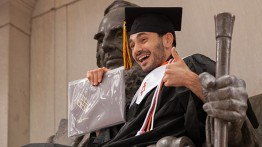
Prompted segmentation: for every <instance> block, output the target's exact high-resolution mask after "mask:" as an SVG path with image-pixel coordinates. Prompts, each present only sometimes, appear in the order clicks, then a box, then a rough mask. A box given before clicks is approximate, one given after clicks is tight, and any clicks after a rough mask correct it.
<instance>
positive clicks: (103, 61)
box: [94, 8, 124, 69]
mask: <svg viewBox="0 0 262 147" xmlns="http://www.w3.org/2000/svg"><path fill="white" fill-rule="evenodd" d="M123 20H124V8H117V9H115V10H112V11H110V12H109V13H108V14H107V15H106V16H104V18H103V20H102V22H101V23H100V26H99V29H98V33H97V34H96V35H95V36H94V38H95V39H96V40H97V53H96V57H97V65H98V66H99V67H106V68H109V69H114V68H117V67H120V66H123V55H122V41H123Z"/></svg>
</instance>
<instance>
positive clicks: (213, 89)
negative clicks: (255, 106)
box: [199, 73, 248, 144]
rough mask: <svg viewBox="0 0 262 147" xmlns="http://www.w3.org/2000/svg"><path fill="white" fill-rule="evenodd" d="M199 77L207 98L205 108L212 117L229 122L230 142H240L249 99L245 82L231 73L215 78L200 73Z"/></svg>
mask: <svg viewBox="0 0 262 147" xmlns="http://www.w3.org/2000/svg"><path fill="white" fill-rule="evenodd" d="M199 78H200V81H201V83H202V86H203V92H204V96H205V99H206V103H205V104H204V106H203V108H204V110H205V111H206V113H207V114H208V115H209V116H211V117H214V118H219V119H222V120H224V121H227V122H229V131H228V133H229V134H228V137H229V139H228V140H229V141H230V142H229V143H230V144H238V143H240V142H241V140H242V134H241V128H242V126H243V123H244V121H245V118H246V111H247V99H248V95H247V92H246V87H245V82H244V81H243V80H241V79H238V78H237V77H235V76H229V75H226V76H222V77H220V78H218V79H215V77H213V76H212V75H210V74H208V73H202V74H200V75H199Z"/></svg>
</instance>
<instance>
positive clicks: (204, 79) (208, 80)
mask: <svg viewBox="0 0 262 147" xmlns="http://www.w3.org/2000/svg"><path fill="white" fill-rule="evenodd" d="M199 79H200V82H201V84H202V86H203V88H206V89H209V88H212V87H214V86H215V82H216V79H215V77H214V76H212V75H211V74H209V73H207V72H204V73H202V74H200V75H199Z"/></svg>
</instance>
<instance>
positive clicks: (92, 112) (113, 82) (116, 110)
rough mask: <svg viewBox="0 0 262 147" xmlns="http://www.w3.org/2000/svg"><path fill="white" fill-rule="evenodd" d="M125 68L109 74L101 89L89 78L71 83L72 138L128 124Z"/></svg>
mask: <svg viewBox="0 0 262 147" xmlns="http://www.w3.org/2000/svg"><path fill="white" fill-rule="evenodd" d="M124 81H125V80H124V68H123V67H120V68H117V69H114V70H111V71H108V72H106V73H105V74H104V76H103V81H102V83H100V84H99V86H92V85H91V84H90V83H89V81H88V79H87V78H84V79H80V80H76V81H72V82H69V84H68V136H69V137H71V136H78V135H83V134H87V133H90V132H92V131H96V130H99V129H102V128H106V127H110V126H114V125H117V124H120V123H124V122H125V102H126V99H125V82H124Z"/></svg>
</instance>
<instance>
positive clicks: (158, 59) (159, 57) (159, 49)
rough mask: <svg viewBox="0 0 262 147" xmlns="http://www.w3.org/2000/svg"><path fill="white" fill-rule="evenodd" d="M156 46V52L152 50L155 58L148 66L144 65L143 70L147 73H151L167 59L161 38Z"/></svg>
mask: <svg viewBox="0 0 262 147" xmlns="http://www.w3.org/2000/svg"><path fill="white" fill-rule="evenodd" d="M154 48H155V49H154V52H151V56H153V60H152V61H151V62H150V63H149V64H148V65H147V66H146V67H144V68H143V67H142V69H143V71H144V72H146V73H149V72H151V71H152V70H154V69H155V68H157V67H159V66H161V65H162V64H163V63H164V62H165V60H166V55H165V47H164V45H163V42H162V40H161V39H160V40H159V42H158V43H157V44H156V45H155V46H154Z"/></svg>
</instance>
